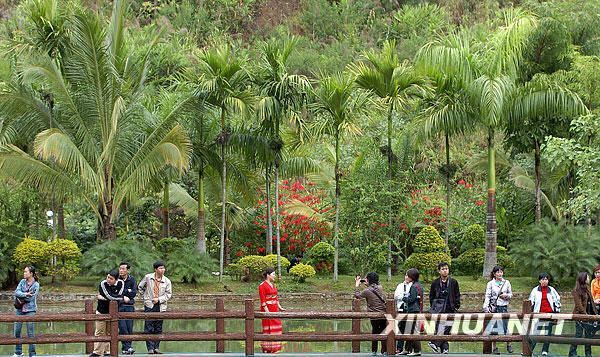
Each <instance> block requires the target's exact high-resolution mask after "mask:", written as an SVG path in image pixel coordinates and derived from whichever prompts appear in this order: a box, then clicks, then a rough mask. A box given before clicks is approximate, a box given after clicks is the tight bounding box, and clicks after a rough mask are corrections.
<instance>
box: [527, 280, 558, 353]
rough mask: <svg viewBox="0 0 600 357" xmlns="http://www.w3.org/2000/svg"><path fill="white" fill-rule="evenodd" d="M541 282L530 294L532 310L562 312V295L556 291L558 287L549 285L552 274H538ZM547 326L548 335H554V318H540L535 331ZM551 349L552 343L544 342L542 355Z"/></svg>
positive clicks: (532, 343)
mask: <svg viewBox="0 0 600 357" xmlns="http://www.w3.org/2000/svg"><path fill="white" fill-rule="evenodd" d="M538 280H539V282H540V284H539V285H538V286H536V287H535V288H533V290H531V293H530V294H529V301H530V302H531V311H532V312H533V313H535V314H537V313H542V314H548V313H559V312H560V306H561V305H560V295H558V292H556V289H554V288H553V287H551V286H550V285H549V281H550V276H549V275H548V274H547V273H541V274H540V275H539V276H538ZM541 326H543V327H545V329H546V334H545V335H546V336H552V328H553V327H554V326H556V323H555V322H554V321H553V320H540V321H539V322H538V323H537V324H536V326H535V329H534V330H535V331H538V328H539V327H541ZM535 345H536V341H532V342H531V351H532V352H533V350H534V349H535ZM549 351H550V343H549V342H544V345H543V346H542V356H547V355H548V352H549Z"/></svg>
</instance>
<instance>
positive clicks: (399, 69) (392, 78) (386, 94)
mask: <svg viewBox="0 0 600 357" xmlns="http://www.w3.org/2000/svg"><path fill="white" fill-rule="evenodd" d="M364 57H365V58H366V60H367V62H368V65H367V63H365V62H358V63H354V64H351V65H350V71H351V72H352V73H353V74H354V75H355V76H356V83H357V84H358V86H359V87H360V88H362V89H365V90H367V91H369V93H370V94H373V95H375V96H376V97H378V98H379V100H380V101H381V102H382V104H383V105H384V106H385V107H387V111H388V116H387V132H386V135H387V147H386V149H385V152H386V154H387V161H388V184H389V185H390V188H391V186H392V180H393V177H394V174H393V162H394V153H393V149H392V133H393V130H394V129H393V116H394V110H399V111H400V110H403V109H405V108H406V107H407V106H408V105H409V104H410V103H412V102H413V101H414V99H416V98H419V97H422V96H423V95H424V92H425V87H424V81H423V79H422V77H421V76H419V75H418V74H417V73H416V72H415V71H414V70H413V69H412V68H411V66H410V65H409V64H408V62H406V61H405V62H400V60H399V59H398V55H397V54H396V41H393V40H392V41H386V42H385V43H384V44H383V49H382V50H381V52H379V53H378V52H375V51H374V50H371V51H368V52H366V53H365V54H364ZM391 221H392V202H390V204H389V212H388V227H389V228H388V229H389V230H390V233H391V232H392V231H393V230H392V228H391V226H392V225H391ZM388 250H389V253H388V261H389V264H388V270H387V275H388V280H391V279H392V265H391V261H392V240H391V237H390V239H389V240H388Z"/></svg>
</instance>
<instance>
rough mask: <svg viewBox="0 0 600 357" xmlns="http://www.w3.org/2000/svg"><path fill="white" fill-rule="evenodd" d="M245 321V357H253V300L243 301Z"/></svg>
mask: <svg viewBox="0 0 600 357" xmlns="http://www.w3.org/2000/svg"><path fill="white" fill-rule="evenodd" d="M244 310H245V311H246V320H245V325H244V331H245V333H246V356H254V300H252V299H246V300H244Z"/></svg>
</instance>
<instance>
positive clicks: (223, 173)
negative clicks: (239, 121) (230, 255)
mask: <svg viewBox="0 0 600 357" xmlns="http://www.w3.org/2000/svg"><path fill="white" fill-rule="evenodd" d="M226 136H227V133H226V129H225V109H224V108H221V140H220V141H221V162H222V165H223V167H222V171H221V204H222V207H221V240H220V242H219V243H220V250H219V281H222V280H223V262H224V260H223V259H224V257H225V256H224V255H225V230H226V228H227V227H226V226H225V210H226V207H225V205H226V203H227V161H226V158H225V141H226Z"/></svg>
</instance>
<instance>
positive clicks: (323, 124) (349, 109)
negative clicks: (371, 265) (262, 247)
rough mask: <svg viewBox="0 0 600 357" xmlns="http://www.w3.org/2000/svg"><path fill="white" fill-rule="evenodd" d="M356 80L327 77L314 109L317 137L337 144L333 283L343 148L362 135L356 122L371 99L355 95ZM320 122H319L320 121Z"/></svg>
mask: <svg viewBox="0 0 600 357" xmlns="http://www.w3.org/2000/svg"><path fill="white" fill-rule="evenodd" d="M355 89H356V84H355V82H354V78H353V77H352V76H350V75H348V74H347V73H338V74H334V75H332V76H328V77H324V78H322V79H321V80H320V81H319V87H318V88H317V89H316V90H315V93H314V95H315V102H314V103H312V108H313V109H314V111H315V112H316V113H317V114H319V115H320V116H319V118H318V120H317V121H316V122H315V123H314V130H313V132H314V134H315V136H317V137H320V136H322V135H327V136H330V137H331V138H332V139H333V140H334V142H335V173H334V175H335V225H334V234H333V237H334V244H333V245H334V247H335V255H334V260H333V280H334V281H337V278H338V255H339V249H338V240H339V218H340V194H341V187H340V177H341V171H340V156H341V152H340V145H341V141H342V140H343V138H344V136H345V135H348V134H354V135H356V134H360V128H359V127H358V125H357V123H356V120H357V119H358V117H359V116H360V115H361V114H363V113H364V112H366V110H367V102H368V97H367V96H366V95H363V93H358V92H356V90H355ZM319 119H320V120H319Z"/></svg>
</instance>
